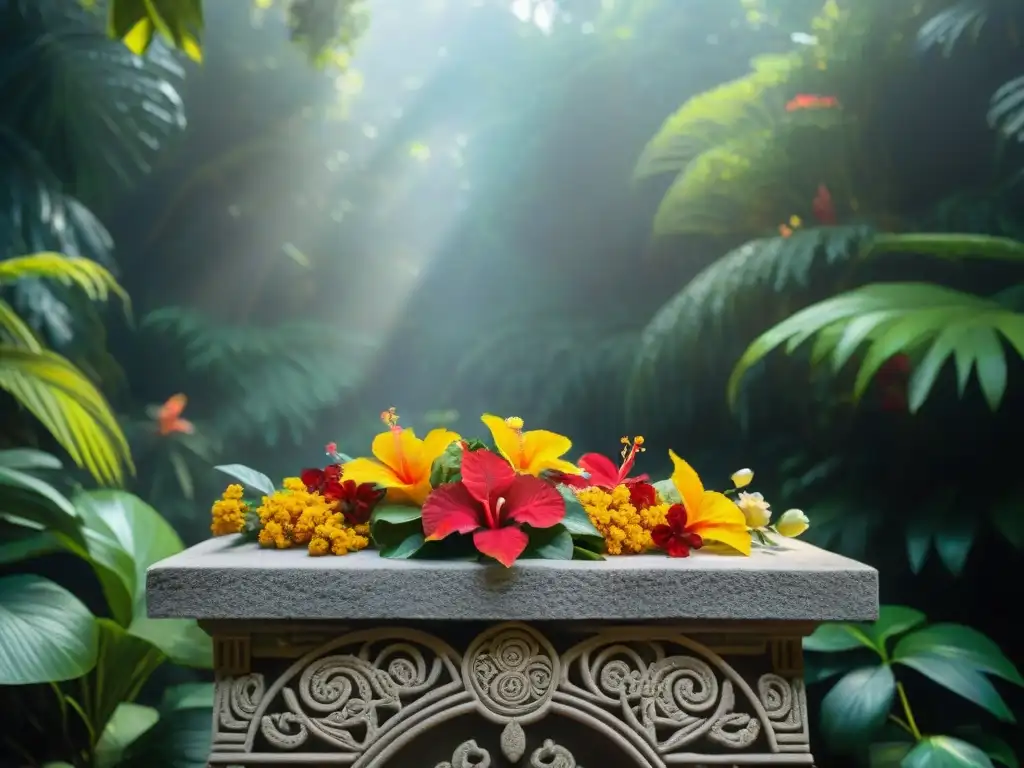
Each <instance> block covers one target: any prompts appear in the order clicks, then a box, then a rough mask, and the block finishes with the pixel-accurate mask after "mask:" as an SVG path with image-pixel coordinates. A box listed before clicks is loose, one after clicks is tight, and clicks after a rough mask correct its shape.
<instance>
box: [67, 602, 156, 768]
mask: <svg viewBox="0 0 1024 768" xmlns="http://www.w3.org/2000/svg"><path fill="white" fill-rule="evenodd" d="M96 630H97V637H98V651H97V656H96V668H95V669H94V670H93V671H92V672H91V673H90V675H89V677H88V679H87V681H86V685H85V686H83V689H84V690H87V691H89V699H88V700H87V701H83V702H82V703H83V704H84V705H86V706H87V707H88V712H89V716H90V720H91V721H92V725H93V727H94V728H96V729H97V730H102V729H104V728H105V727H106V725H107V724H108V722H109V721H110V719H111V718H112V717H114V715H115V712H116V711H117V708H118V707H119V706H120V705H121V703H122V702H125V701H132V700H134V699H135V697H136V696H138V694H139V691H140V690H141V689H142V686H143V685H145V683H146V681H147V680H149V677H150V675H152V674H153V672H154V670H156V668H157V667H159V666H160V665H161V664H162V663H163V662H164V660H165V658H166V657H165V656H164V654H163V653H162V652H161V651H160V649H159V648H157V647H156V646H155V645H153V643H151V642H149V641H148V640H145V639H143V638H139V637H135V636H134V635H130V634H128V632H127V631H126V630H125V629H124V628H123V627H121V626H120V625H119V624H117V623H116V622H114V621H111V620H110V619H96ZM112 738H113V737H112ZM126 743H127V742H115V744H114V745H115V746H116V745H118V744H119V745H120V748H121V749H122V750H123V748H124V746H125V744H126ZM118 754H119V753H118ZM111 764H112V763H111Z"/></svg>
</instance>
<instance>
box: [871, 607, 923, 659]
mask: <svg viewBox="0 0 1024 768" xmlns="http://www.w3.org/2000/svg"><path fill="white" fill-rule="evenodd" d="M926 619H927V617H926V616H925V615H924V614H923V613H921V611H916V610H914V609H913V608H907V607H906V606H903V605H883V606H880V607H879V609H878V619H877V620H876V621H875V622H874V623H873V624H867V625H864V626H863V628H862V629H863V631H864V634H865V635H867V636H868V637H869V638H871V640H872V642H873V643H874V645H875V648H878V649H882V650H884V649H885V643H886V641H887V640H889V638H891V637H895V636H896V635H902V634H903V633H904V632H909V631H910V630H912V629H913V628H914V627H918V626H920V625H921V624H924V622H925V620H926Z"/></svg>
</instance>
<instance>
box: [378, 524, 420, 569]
mask: <svg viewBox="0 0 1024 768" xmlns="http://www.w3.org/2000/svg"><path fill="white" fill-rule="evenodd" d="M378 528H390V529H391V530H390V531H389V532H388V533H387V535H386V536H385V537H384V539H383V541H384V543H383V544H377V547H378V549H379V551H380V556H381V557H387V558H390V559H393V560H407V559H408V558H410V557H413V556H415V555H416V554H417V553H418V552H419V551H420V550H421V549H423V547H424V545H425V544H426V539H425V538H424V536H423V527H422V526H421V525H420V524H419V523H418V522H410V523H405V524H403V525H395V526H389V525H388V524H386V523H384V524H382V525H380V526H378Z"/></svg>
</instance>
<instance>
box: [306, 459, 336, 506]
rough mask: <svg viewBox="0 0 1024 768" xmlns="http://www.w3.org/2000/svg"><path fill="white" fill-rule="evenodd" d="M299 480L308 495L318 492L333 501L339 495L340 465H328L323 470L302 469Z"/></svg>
mask: <svg viewBox="0 0 1024 768" xmlns="http://www.w3.org/2000/svg"><path fill="white" fill-rule="evenodd" d="M299 479H300V480H302V484H303V485H305V486H306V490H307V491H309V492H310V493H314V492H319V493H320V494H321V495H323V497H324V498H326V499H331V500H332V501H334V500H337V498H338V494H339V493H340V491H339V480H340V479H341V465H340V464H328V465H327V466H326V467H324V468H323V469H316V468H311V469H304V470H302V474H300V475H299Z"/></svg>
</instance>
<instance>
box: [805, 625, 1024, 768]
mask: <svg viewBox="0 0 1024 768" xmlns="http://www.w3.org/2000/svg"><path fill="white" fill-rule="evenodd" d="M925 622H926V617H925V615H924V614H923V613H921V612H920V611H916V610H914V609H912V608H907V607H904V606H898V605H895V606H894V605H886V606H882V608H881V610H880V612H879V618H878V621H876V622H874V623H872V624H825V625H822V626H821V627H819V628H818V629H817V630H816V631H815V632H814V634H812V635H811V636H810V637H808V638H806V639H805V640H804V650H805V651H810V652H813V653H815V654H829V657H828V659H827V662H826V666H825V670H826V671H825V673H824V674H823V675H822V676H821V677H819V680H822V679H826V678H828V677H831V676H834V675H836V674H841V673H842V674H843V676H842V677H841V678H840V679H839V680H838V681H837V682H836V683H835V684H834V685H833V686H832V688H831V689H830V690H829V692H828V693H827V694H826V695H825V698H824V701H823V702H822V706H821V718H820V723H821V728H822V731H823V733H824V735H825V737H826V739H827V740H828V741H829V743H830V744H831V745H832V746H833V747H834V748H836V749H837V750H840V751H855V750H856V749H857V748H858V747H863V745H865V744H866V743H870V742H871V741H873V740H875V739H877V738H878V737H879V736H880V734H881V732H882V729H883V726H884V725H885V724H886V722H890V723H893V724H894V725H896V726H897V727H898V728H899V729H900V730H901V731H902V732H903V739H902V743H901V744H900V746H899V747H898V749H896V750H895V755H894V756H893V757H890V759H891V760H892V762H891V763H887V764H888V765H893V766H895V765H899V766H901V767H902V768H924V766H934V765H941V766H948V767H949V768H992V766H993V763H992V761H993V760H995V761H997V762H999V763H1001V764H1003V765H1004V766H1007V768H1018V762H1017V760H1016V758H1015V756H1014V755H1013V752H1012V750H1011V749H1010V748H1009V746H1007V745H1006V743H1005V742H1002V741H1001V740H999V739H997V738H995V737H992V736H988V735H981V734H978V733H973V734H972V735H970V736H968V735H967V734H968V731H963V732H961V735H962V738H961V737H954V736H949V735H941V732H939V733H934V732H931V731H929V730H928V729H927V728H922V725H921V723H920V721H919V719H918V718H917V716H916V715H915V713H914V710H913V707H912V703H911V701H910V699H909V697H908V695H907V691H906V688H905V687H904V684H903V680H902V679H900V678H899V677H898V676H897V672H899V673H900V675H902V674H903V671H904V670H907V669H912V670H914V671H915V672H918V673H919V674H921V675H923V676H924V677H926V678H928V679H929V680H931V681H932V682H933V683H936V684H938V685H939V686H941V687H942V688H944V689H945V690H947V691H950V692H952V693H955V694H956V695H958V696H960V697H962V698H964V699H967V700H968V701H970V702H972V703H974V704H976V705H977V706H979V707H981V708H982V709H985V710H986V711H988V712H989V713H991V714H992V715H994V716H995V717H996V718H997V719H998V720H1000V721H1002V722H1005V723H1013V722H1015V721H1014V717H1013V713H1012V712H1011V711H1010V709H1009V707H1008V706H1007V705H1006V702H1005V701H1004V700H1003V698H1002V696H1001V695H1000V694H999V692H998V691H997V690H996V688H995V687H994V686H993V685H992V683H991V682H990V680H989V678H988V676H990V675H991V676H994V677H998V678H1001V679H1003V680H1006V681H1007V682H1010V683H1013V684H1014V685H1017V686H1021V687H1024V678H1022V677H1021V675H1020V672H1019V671H1018V670H1017V668H1016V667H1015V666H1014V665H1013V664H1012V663H1011V662H1010V660H1009V659H1007V658H1006V656H1004V655H1003V653H1002V651H1000V650H999V648H998V646H996V644H995V643H993V642H992V640H990V639H989V638H988V637H986V636H985V635H983V634H981V633H980V632H978V631H976V630H974V629H971V628H970V627H966V626H963V625H960V624H928V625H925ZM864 649H869V650H870V651H871V652H872V655H873V657H874V659H875V661H874V663H871V664H865V663H862V662H861V660H860V659H861V657H860V656H858V654H856V653H855V652H856V651H858V650H861V651H862V650H864ZM971 739H973V741H972V740H971Z"/></svg>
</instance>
